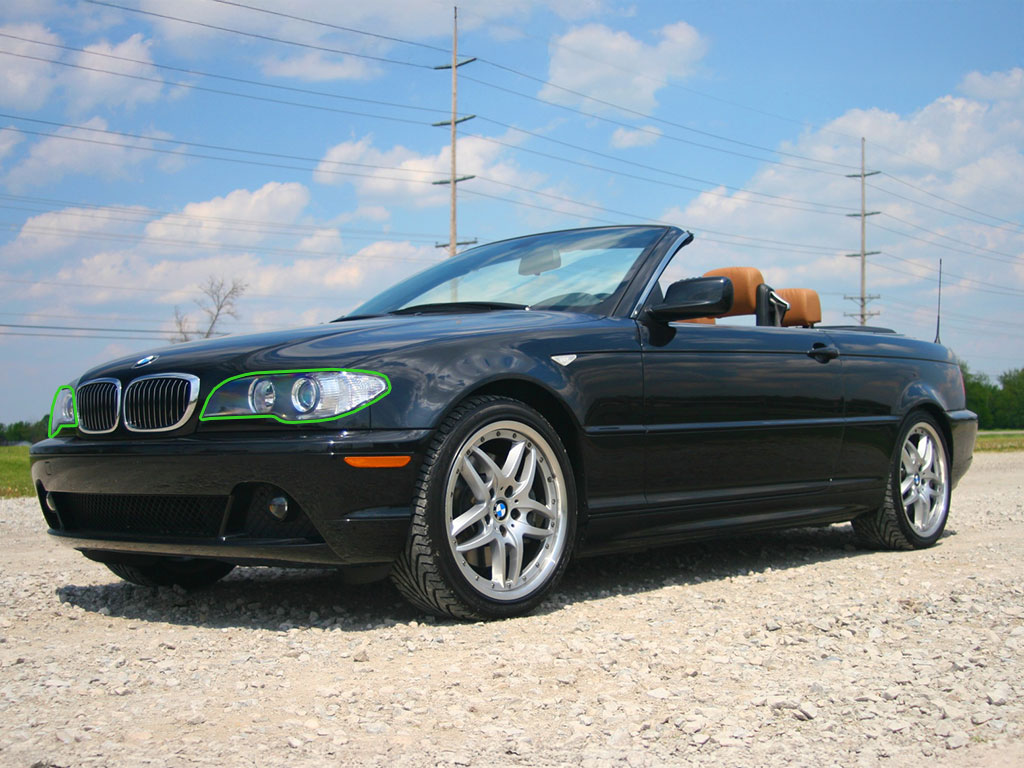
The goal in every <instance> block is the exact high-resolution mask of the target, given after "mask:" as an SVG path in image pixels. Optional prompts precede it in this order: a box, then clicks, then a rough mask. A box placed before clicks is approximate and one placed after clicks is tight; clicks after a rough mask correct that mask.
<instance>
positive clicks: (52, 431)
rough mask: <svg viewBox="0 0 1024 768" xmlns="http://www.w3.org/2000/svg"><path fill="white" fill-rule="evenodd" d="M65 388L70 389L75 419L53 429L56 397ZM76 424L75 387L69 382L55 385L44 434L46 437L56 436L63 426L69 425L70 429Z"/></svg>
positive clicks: (76, 398) (76, 399)
mask: <svg viewBox="0 0 1024 768" xmlns="http://www.w3.org/2000/svg"><path fill="white" fill-rule="evenodd" d="M65 389H70V390H71V407H72V408H73V409H74V412H75V420H74V422H72V423H71V424H61V425H60V426H59V427H57V429H54V428H53V409H54V408H56V407H57V398H58V397H60V393H61V392H63V391H64V390H65ZM77 426H78V397H77V396H76V395H75V388H74V387H72V386H71V385H69V384H65V385H64V386H63V387H57V391H56V392H54V393H53V402H52V403H50V421H49V423H48V424H47V425H46V436H47V437H56V436H57V435H58V434H60V431H61V430H62V429H64V427H71V429H75V428H76V427H77Z"/></svg>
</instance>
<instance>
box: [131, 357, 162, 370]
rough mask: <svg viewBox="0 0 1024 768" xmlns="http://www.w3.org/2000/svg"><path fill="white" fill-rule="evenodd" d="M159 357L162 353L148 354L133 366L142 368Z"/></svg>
mask: <svg viewBox="0 0 1024 768" xmlns="http://www.w3.org/2000/svg"><path fill="white" fill-rule="evenodd" d="M158 357H160V355H146V356H145V357H144V358H142V359H141V360H139V361H138V362H136V363H135V365H133V366H132V368H141V367H142V366H144V365H149V364H150V363H152V362H153V361H154V360H156V359H157V358H158Z"/></svg>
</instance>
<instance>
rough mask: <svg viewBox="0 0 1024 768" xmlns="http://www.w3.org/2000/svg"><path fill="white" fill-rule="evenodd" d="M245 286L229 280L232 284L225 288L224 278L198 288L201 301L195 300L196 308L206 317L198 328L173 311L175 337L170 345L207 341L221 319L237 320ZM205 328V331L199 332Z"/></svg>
mask: <svg viewBox="0 0 1024 768" xmlns="http://www.w3.org/2000/svg"><path fill="white" fill-rule="evenodd" d="M246 288H248V286H247V285H246V284H245V283H243V282H242V281H241V280H238V279H236V278H232V279H231V284H230V285H226V284H225V281H224V278H223V277H214V276H213V275H210V276H209V277H208V278H207V279H206V283H205V284H204V285H203V286H201V287H200V289H199V290H200V292H201V293H202V294H203V298H201V299H196V300H195V303H196V306H197V307H199V309H200V311H201V312H202V313H203V315H205V316H206V317H205V319H204V320H202V321H201V322H200V323H199V325H197V324H196V323H194V322H193V321H192V319H191V318H190V317H189V316H188V315H186V314H183V313H182V311H181V309H180V308H179V307H175V308H174V327H175V329H176V330H175V334H174V338H173V341H174V342H181V341H192V339H208V338H210V337H211V336H213V335H214V334H215V333H216V329H217V323H218V322H220V320H221V318H223V317H225V316H228V317H233V318H235V319H236V320H237V319H238V310H237V308H236V306H235V304H236V302H237V301H238V300H239V299H240V298H242V295H243V294H244V293H245V289H246ZM202 326H205V330H204V329H202Z"/></svg>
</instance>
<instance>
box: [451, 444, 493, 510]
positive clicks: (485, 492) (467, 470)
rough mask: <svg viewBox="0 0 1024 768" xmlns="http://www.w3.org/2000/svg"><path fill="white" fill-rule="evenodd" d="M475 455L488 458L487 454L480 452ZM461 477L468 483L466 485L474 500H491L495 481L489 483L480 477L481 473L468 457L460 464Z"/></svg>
mask: <svg viewBox="0 0 1024 768" xmlns="http://www.w3.org/2000/svg"><path fill="white" fill-rule="evenodd" d="M475 454H479V455H481V456H485V457H486V456H487V454H485V453H483V452H482V451H479V450H477V451H475ZM459 475H461V476H462V479H463V480H465V481H466V485H468V486H469V490H470V493H472V494H473V498H474V499H476V500H477V501H480V502H487V501H489V500H490V498H491V493H490V488H491V485H492V484H493V482H494V481H493V480H491V481H490V482H487V481H485V480H484V479H483V478H482V477H480V473H479V472H477V470H476V467H474V466H473V462H471V461H470V460H469V457H468V456H467V457H466V458H464V459H463V460H462V461H461V462H460V463H459Z"/></svg>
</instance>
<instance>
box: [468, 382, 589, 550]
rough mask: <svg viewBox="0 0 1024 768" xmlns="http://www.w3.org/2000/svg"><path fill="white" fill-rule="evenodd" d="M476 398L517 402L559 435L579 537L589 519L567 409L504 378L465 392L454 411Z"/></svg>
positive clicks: (576, 433) (576, 437)
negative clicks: (570, 477) (567, 463)
mask: <svg viewBox="0 0 1024 768" xmlns="http://www.w3.org/2000/svg"><path fill="white" fill-rule="evenodd" d="M477 395H494V396H497V397H509V398H512V399H513V400H519V401H520V402H522V403H525V404H526V405H528V406H530V407H531V408H533V409H534V410H535V411H537V413H539V414H540V415H541V416H543V417H544V418H545V419H547V421H548V423H549V424H551V426H552V427H554V429H555V432H557V433H558V437H559V439H561V441H562V445H563V446H565V451H566V453H567V454H568V455H569V461H570V462H571V464H572V475H573V481H574V482H575V484H576V506H577V520H576V523H577V538H579V536H580V534H581V533H582V531H583V529H584V527H585V525H586V520H587V517H588V512H587V503H586V495H585V489H586V483H585V479H584V466H583V447H582V445H581V444H580V425H579V423H578V422H577V421H576V417H575V416H574V415H573V413H572V411H571V410H570V409H569V408H568V406H567V405H566V404H565V403H564V402H563V401H561V400H560V399H559V398H558V397H557V396H556V395H554V394H552V393H551V392H550V391H549V390H548V389H547V388H545V387H543V386H541V385H540V384H538V383H536V382H533V381H529V380H526V379H514V378H504V379H497V380H494V381H490V382H487V383H486V384H482V385H480V386H478V387H477V388H476V389H473V390H471V391H468V392H465V393H464V394H463V396H462V397H461V398H459V401H458V402H457V403H453V404H452V406H451V407H452V408H455V407H456V406H457V405H458V404H459V403H461V402H462V401H464V400H466V399H468V398H471V397H476V396H477Z"/></svg>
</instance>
